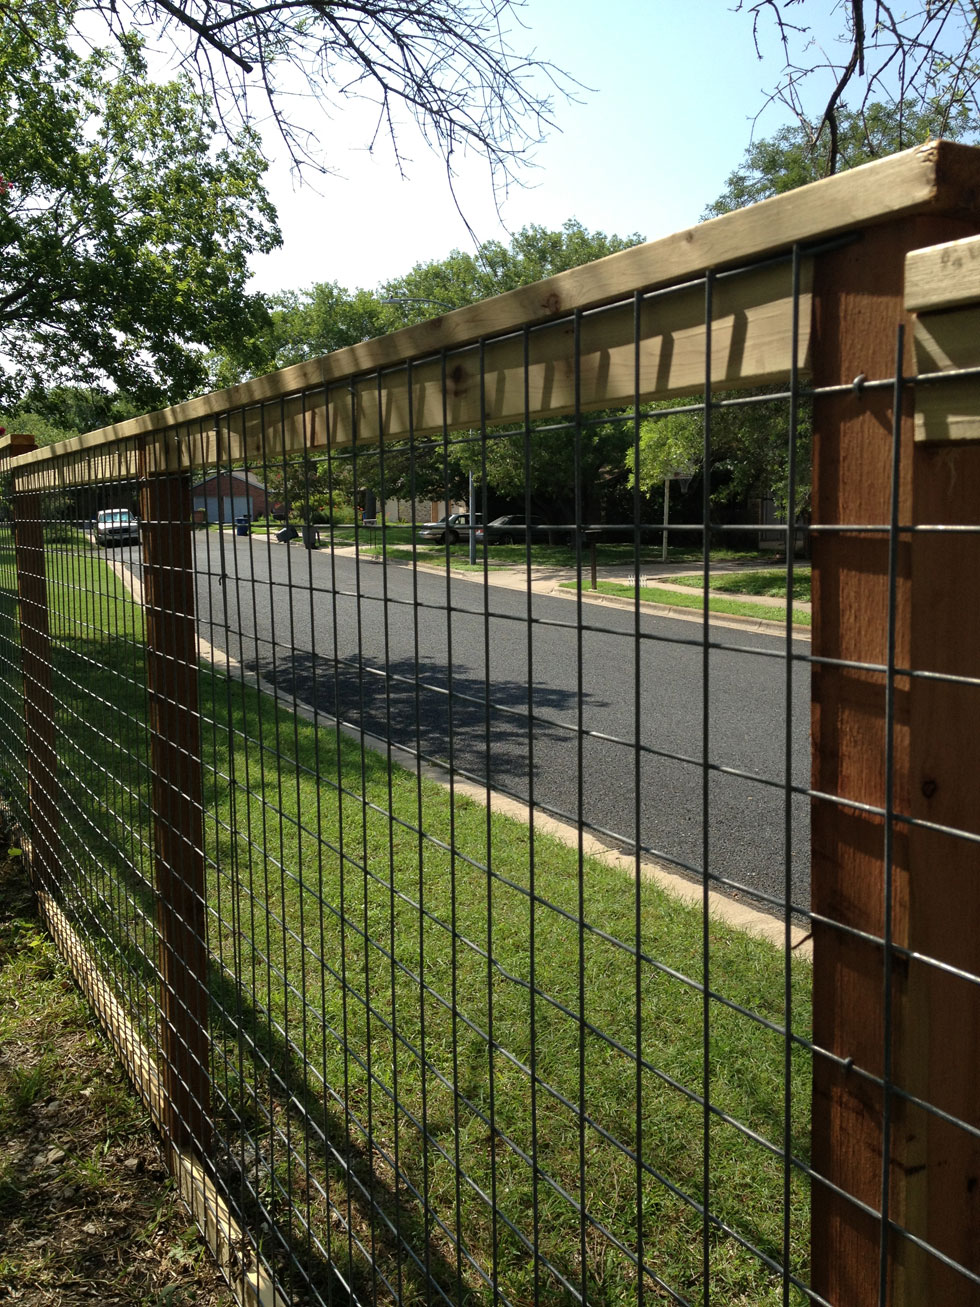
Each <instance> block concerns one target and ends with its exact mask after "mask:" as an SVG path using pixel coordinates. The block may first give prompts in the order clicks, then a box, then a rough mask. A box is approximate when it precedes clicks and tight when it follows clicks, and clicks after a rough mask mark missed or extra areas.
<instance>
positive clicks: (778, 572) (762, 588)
mask: <svg viewBox="0 0 980 1307" xmlns="http://www.w3.org/2000/svg"><path fill="white" fill-rule="evenodd" d="M670 581H671V585H686V586H690V587H691V588H692V589H695V590H700V589H701V587H702V585H703V584H704V582H703V578H702V577H700V576H672V577H671V578H670ZM710 589H711V593H712V594H716V593H721V594H739V595H764V596H765V597H766V598H769V599H785V598H786V569H785V568H766V569H765V570H762V571H758V572H756V571H751V572H749V571H739V572H722V573H719V574H718V575H716V576H712V578H711V586H710ZM793 599H794V600H801V601H802V602H804V603H809V602H810V567H809V565H808V564H806V565H798V566H796V567H794V568H793Z"/></svg>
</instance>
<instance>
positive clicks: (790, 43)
mask: <svg viewBox="0 0 980 1307" xmlns="http://www.w3.org/2000/svg"><path fill="white" fill-rule="evenodd" d="M736 7H737V9H739V10H742V11H744V12H745V13H747V14H749V15H751V18H752V27H753V34H754V37H755V42H756V52H757V53H758V54H759V57H760V59H761V58H762V55H761V49H760V36H761V35H762V33H763V29H764V28H767V27H768V26H769V25H770V24H772V25H773V26H774V28H775V30H776V33H777V36H778V38H779V43H780V46H781V49H782V53H783V60H784V64H783V70H782V73H781V75H780V77H779V80H778V81H777V83H776V85H775V86H774V88H773V90H772V92H771V94H770V100H771V101H778V102H780V103H782V104H784V105H785V106H787V107H788V108H790V109H791V110H792V112H793V114H794V115H795V117H796V118H797V121H798V122H799V124H800V126H801V127H802V128H803V129H804V131H805V132H806V134H807V136H808V137H809V138H810V139H811V140H812V141H813V142H814V143H816V142H817V140H821V139H822V140H825V142H826V144H825V149H824V158H823V170H824V171H823V173H822V174H821V175H829V174H831V173H834V172H837V171H838V170H839V169H840V168H841V167H847V166H852V167H853V162H852V163H851V164H850V165H848V164H847V163H846V161H845V148H844V142H843V139H842V137H843V133H842V125H843V120H844V118H845V115H846V114H847V113H848V112H849V113H850V114H851V115H857V116H858V117H862V116H863V115H864V114H865V113H866V112H867V111H868V110H869V109H870V107H871V106H872V105H875V104H879V105H885V106H887V108H888V109H889V110H890V111H891V112H892V115H893V123H894V128H895V142H896V143H895V144H894V145H893V146H892V150H889V151H887V153H891V152H892V151H893V150H901V149H904V148H906V147H907V146H911V145H914V144H915V143H916V141H917V140H918V139H921V138H920V137H919V136H918V131H919V127H918V125H917V123H916V122H915V121H914V119H912V118H910V117H909V111H910V110H911V111H913V112H914V113H917V114H927V115H930V116H931V117H932V119H933V122H932V128H931V130H932V134H934V135H935V136H946V137H948V136H949V135H950V134H951V130H952V129H954V127H955V124H956V122H957V119H958V118H959V117H960V116H961V115H963V114H966V115H967V117H968V118H970V119H971V120H972V121H973V122H975V121H976V120H977V117H978V116H980V99H978V87H980V61H978V55H980V16H978V10H977V5H976V3H975V0H926V2H925V3H924V4H915V5H910V6H908V7H906V6H897V5H891V4H886V3H885V0H825V3H824V5H823V9H824V10H825V11H828V12H829V13H832V14H838V13H839V14H840V16H841V18H840V21H841V23H842V30H841V32H840V35H839V36H838V38H837V40H836V41H835V43H834V46H833V47H832V48H830V49H828V48H826V47H825V46H824V45H821V44H820V42H819V41H817V40H816V38H815V36H814V33H813V30H812V28H811V27H810V26H809V25H808V24H806V23H805V22H802V21H799V22H798V21H795V20H796V19H797V18H800V19H802V18H803V17H804V10H803V5H802V2H801V0H739V2H738V5H737V6H736ZM820 7H821V6H819V5H818V4H813V3H812V2H811V5H810V10H809V12H810V13H812V12H813V10H814V9H818V8H820ZM872 157H877V156H876V155H875V156H872Z"/></svg>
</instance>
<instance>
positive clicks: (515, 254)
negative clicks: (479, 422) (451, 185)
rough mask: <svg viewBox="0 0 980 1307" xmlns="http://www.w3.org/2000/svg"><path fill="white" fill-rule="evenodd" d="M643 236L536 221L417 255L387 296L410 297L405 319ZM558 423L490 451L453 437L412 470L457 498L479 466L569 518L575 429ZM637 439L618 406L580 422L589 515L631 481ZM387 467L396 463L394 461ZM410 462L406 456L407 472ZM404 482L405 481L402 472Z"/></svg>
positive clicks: (521, 282) (508, 492) (499, 486)
mask: <svg viewBox="0 0 980 1307" xmlns="http://www.w3.org/2000/svg"><path fill="white" fill-rule="evenodd" d="M642 240H643V237H642V236H640V235H639V234H637V233H633V234H632V235H630V236H626V237H622V236H616V235H613V236H607V235H606V233H605V232H590V231H588V230H587V228H585V227H583V226H582V224H581V223H580V222H577V221H576V220H575V219H569V220H568V221H567V222H565V223H564V224H563V225H562V227H561V229H560V230H558V231H549V230H547V228H545V227H541V226H535V225H531V226H528V227H525V228H523V229H522V230H521V231H519V232H518V233H517V234H516V235H515V236H514V237H513V238H512V240H511V242H510V244H509V245H504V244H503V243H502V242H500V241H487V242H485V243H484V244H482V245H481V246H480V247H479V249H478V250H477V251H476V253H475V254H467V253H464V252H462V251H460V250H454V251H453V253H452V254H450V256H449V257H448V258H447V259H443V260H439V261H437V262H432V263H425V264H417V265H416V266H415V267H414V268H413V269H412V270H411V272H409V273H407V274H406V275H405V276H404V277H400V278H398V279H397V280H395V281H390V282H388V283H387V284H386V285H385V286H384V288H383V295H384V297H385V298H393V299H398V298H403V299H404V300H405V305H404V309H403V311H404V313H405V315H406V318H407V320H408V321H420V320H421V319H422V318H425V317H431V316H432V315H433V314H434V313H438V312H439V311H440V309H439V305H440V303H441V304H449V305H452V306H453V307H458V306H460V305H463V304H469V303H472V302H474V301H477V300H481V299H487V298H489V297H490V296H492V295H499V294H501V293H503V292H504V291H508V290H514V289H516V288H517V287H518V286H526V285H530V284H531V283H532V282H535V281H540V280H542V279H543V278H545V277H550V276H554V275H555V274H556V273H559V272H566V271H567V270H568V269H570V268H577V267H580V266H581V265H582V264H584V263H591V262H593V261H594V260H596V259H601V258H605V257H606V256H607V255H609V254H615V253H617V252H618V251H619V250H624V249H628V248H629V247H630V246H632V245H638V244H640V243H641V242H642ZM431 301H436V302H437V303H436V304H435V305H433V304H432V302H431ZM554 426H555V424H553V423H548V424H544V423H537V424H535V430H534V433H533V436H532V437H531V438H530V440H526V439H525V434H524V433H523V432H511V433H508V434H498V433H494V432H490V433H489V435H490V437H491V438H490V439H489V440H488V442H487V444H486V452H485V455H482V454H481V451H480V447H479V445H478V444H477V443H473V444H466V443H462V444H461V443H458V441H457V440H455V439H454V441H453V443H451V444H448V445H447V447H446V448H445V450H441V451H436V452H435V453H434V454H433V455H432V456H431V458H430V459H429V460H427V461H426V460H422V459H416V460H415V463H414V467H413V468H412V469H411V470H413V471H414V477H415V484H416V486H420V485H421V486H424V487H425V490H424V492H423V493H429V491H430V488H432V487H433V486H434V483H435V482H439V483H440V484H441V485H442V486H443V487H445V488H446V490H447V492H448V494H449V495H450V496H451V497H457V498H459V497H461V496H462V494H463V492H464V487H465V485H466V482H467V478H468V474H469V473H470V472H474V473H475V474H477V475H478V476H480V477H483V478H485V480H486V483H487V485H488V486H490V487H492V488H493V489H494V490H495V491H497V492H498V494H500V495H505V496H508V497H521V498H523V497H524V496H525V495H527V494H529V495H530V498H531V502H532V505H533V506H534V507H535V508H536V509H537V510H538V511H539V512H542V513H544V514H548V515H552V516H554V517H556V518H560V519H562V520H566V521H570V520H572V518H573V516H574V514H575V509H576V506H575V449H576V443H575V435H574V433H573V432H572V431H571V430H570V429H569V428H567V427H563V426H558V427H556V428H555V429H550V428H552V427H554ZM632 439H633V435H632V427H631V425H630V424H629V423H620V422H617V421H615V420H614V419H613V415H610V421H608V422H603V421H601V420H597V418H596V417H595V415H593V416H592V417H590V418H589V419H588V420H587V421H586V423H585V424H584V425H583V427H582V431H581V439H580V445H579V469H580V482H579V485H580V507H581V509H582V513H583V515H584V516H585V517H586V518H587V519H590V520H591V519H595V518H597V517H598V516H599V514H600V513H601V511H602V506H603V503H604V502H606V501H608V499H609V497H610V496H611V495H613V494H615V493H616V492H617V491H618V490H620V489H623V488H625V486H626V479H627V468H626V462H625V454H626V450H627V449H628V448H629V447H630V444H631V442H632ZM388 470H389V469H386V471H388ZM390 470H392V471H393V470H394V464H393V462H392V463H391V467H390ZM409 470H410V469H409V468H408V466H407V464H406V465H405V466H404V468H403V471H404V472H405V473H407V472H408V471H409ZM386 479H387V478H386ZM397 484H398V485H399V486H404V485H405V477H404V475H403V476H401V477H400V478H399V480H398V482H397ZM439 497H440V498H441V497H442V492H440V493H439Z"/></svg>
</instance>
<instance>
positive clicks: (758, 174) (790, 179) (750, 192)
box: [704, 100, 977, 218]
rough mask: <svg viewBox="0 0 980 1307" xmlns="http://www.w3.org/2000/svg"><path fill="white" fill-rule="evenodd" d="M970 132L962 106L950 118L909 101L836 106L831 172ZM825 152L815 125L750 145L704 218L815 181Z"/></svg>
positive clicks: (827, 143)
mask: <svg viewBox="0 0 980 1307" xmlns="http://www.w3.org/2000/svg"><path fill="white" fill-rule="evenodd" d="M976 130H977V120H976V118H975V117H974V116H972V115H971V114H970V113H969V112H968V111H967V109H966V107H965V106H960V108H958V109H957V110H956V112H955V113H953V114H948V113H947V112H946V111H945V110H944V109H942V108H940V107H937V106H926V107H924V108H920V107H918V106H917V105H916V104H915V103H914V102H913V101H911V100H909V101H907V102H906V103H905V104H903V105H899V106H894V105H890V104H884V103H878V102H872V103H869V104H865V105H864V106H862V108H861V109H860V110H850V109H848V108H846V107H844V106H841V107H839V108H838V110H837V135H836V149H837V157H836V162H835V164H834V168H836V170H837V171H843V170H846V169H848V168H856V167H857V166H858V165H859V164H862V163H870V162H871V160H872V159H883V158H885V157H886V156H887V155H889V154H894V153H895V152H896V151H897V150H901V149H903V148H905V147H906V146H909V145H912V144H915V143H916V142H919V141H927V140H929V139H930V138H931V137H934V136H939V135H940V134H944V135H945V136H946V137H947V138H949V139H957V138H960V137H966V136H971V135H975V134H976ZM831 147H832V142H831V134H830V132H829V131H828V130H826V128H824V129H823V130H821V124H819V123H816V124H810V123H806V122H797V123H793V124H791V125H790V126H788V127H783V128H782V129H781V130H780V131H778V132H776V134H775V135H774V136H769V137H767V138H766V139H764V140H760V141H755V142H753V143H752V145H750V146H749V147H748V149H747V150H746V151H745V157H744V158H743V160H742V163H741V164H740V165H739V167H738V168H736V169H735V170H734V172H732V173H729V176H728V181H727V183H726V187H725V190H724V191H723V192H722V194H721V195H720V196H719V197H718V199H716V200H715V201H714V202H713V203H712V204H710V205H709V206H708V208H707V209H706V210H705V213H704V217H706V218H713V217H715V216H716V215H717V214H719V213H729V212H730V211H731V210H733V209H741V208H744V207H745V205H747V204H755V203H756V201H757V200H765V199H768V198H769V196H771V195H782V194H783V193H784V192H785V191H791V190H793V189H795V187H797V186H805V185H806V184H807V183H808V182H814V181H818V180H819V179H820V178H821V177H824V176H826V175H827V174H828V173H829V172H831V171H833V170H834V168H832V167H831V157H830V156H831Z"/></svg>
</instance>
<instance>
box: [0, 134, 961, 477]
mask: <svg viewBox="0 0 980 1307" xmlns="http://www.w3.org/2000/svg"><path fill="white" fill-rule="evenodd" d="M978 207H980V149H975V148H973V147H970V146H962V145H957V144H953V143H950V142H945V141H938V142H930V143H929V144H927V145H923V146H921V147H918V148H916V149H913V150H909V151H906V152H905V153H903V154H899V155H895V156H893V157H892V158H890V159H884V160H881V161H879V162H876V163H872V164H867V165H865V166H864V167H862V168H856V169H854V170H853V171H851V172H848V173H844V174H841V175H839V176H836V177H830V178H827V179H825V180H823V181H820V182H816V183H814V184H813V185H810V186H806V187H802V188H800V189H799V190H796V191H791V192H789V193H787V194H785V195H780V196H776V197H774V198H772V199H769V200H765V201H762V202H761V203H759V204H755V205H752V206H750V207H749V208H747V209H741V210H739V211H737V212H735V213H730V214H724V215H723V216H721V217H718V218H714V219H712V220H710V221H709V222H705V223H702V224H700V225H699V226H697V227H693V228H690V229H688V230H686V231H682V232H678V233H676V234H674V235H672V236H668V237H665V238H663V239H661V240H657V241H651V242H649V243H647V244H645V245H640V246H635V247H633V248H631V249H628V250H622V251H620V252H619V253H617V254H612V255H610V256H608V257H607V258H605V259H599V260H598V261H596V262H595V263H590V264H587V265H585V266H583V267H580V268H574V269H572V270H570V271H568V272H563V273H560V274H558V275H556V276H554V277H549V278H547V279H545V280H544V281H540V282H537V283H535V284H534V285H531V286H523V287H520V288H518V289H516V290H513V291H508V292H507V293H506V294H503V295H498V296H496V297H495V298H493V299H489V300H485V301H483V302H481V303H479V304H474V305H468V306H467V307H465V308H461V309H457V310H455V311H453V312H450V313H446V314H444V315H442V316H440V317H436V318H432V319H429V320H428V321H426V322H423V323H420V324H419V325H417V326H414V327H407V328H405V329H403V330H401V331H396V332H393V333H391V334H390V335H387V336H382V337H378V338H377V339H374V340H369V341H364V342H362V343H361V344H358V345H353V346H350V347H349V348H346V349H341V350H336V351H335V352H334V353H332V354H328V355H325V356H323V357H321V358H318V359H312V360H310V361H308V362H305V363H300V364H296V365H294V366H293V367H289V368H284V369H282V370H281V371H279V372H274V373H271V374H269V375H268V376H264V377H258V378H256V379H255V380H252V381H247V382H243V383H242V384H240V385H237V386H233V387H231V388H230V389H227V390H221V391H215V392H213V393H211V394H208V395H203V396H201V397H200V398H198V399H194V400H189V401H188V402H187V403H184V404H179V405H176V406H174V407H173V408H169V409H164V410H162V411H160V412H157V413H149V414H145V415H144V416H142V417H139V418H134V419H132V420H130V421H128V422H122V423H117V424H116V425H115V426H111V427H105V428H103V429H102V430H99V431H93V432H89V433H88V434H86V435H84V436H81V437H79V438H77V439H76V440H71V441H66V442H63V443H62V444H59V445H54V446H48V447H45V448H43V449H40V450H37V451H36V452H34V453H31V454H27V455H22V456H21V457H20V458H18V459H17V460H16V464H15V466H16V467H17V468H18V469H24V470H26V469H27V468H28V467H31V468H32V470H33V471H34V472H35V473H36V474H37V475H38V476H39V477H40V478H41V480H42V481H43V484H45V485H57V484H64V483H66V482H67V481H70V482H71V483H73V484H77V483H78V481H79V480H83V481H88V482H92V481H104V480H116V479H121V478H126V477H134V476H137V475H141V474H144V473H148V472H149V473H153V472H165V471H173V470H176V469H178V468H185V469H187V468H190V467H193V468H195V469H199V468H201V467H206V466H209V465H214V464H216V463H220V462H231V461H237V460H239V459H242V458H261V457H263V455H264V451H265V450H269V451H270V453H271V455H272V456H276V455H279V454H281V453H282V452H292V451H298V450H302V449H305V448H310V447H320V448H324V449H325V448H326V447H327V446H328V444H329V445H349V444H350V443H351V442H352V441H354V440H357V441H358V442H362V441H364V442H369V441H374V442H376V441H377V440H379V439H382V438H384V439H393V438H398V437H400V436H405V435H407V434H408V432H409V430H410V429H411V431H413V432H414V433H415V434H425V433H427V432H438V431H441V430H443V428H444V427H446V428H448V429H454V430H459V429H466V428H473V427H478V426H480V425H481V424H482V423H484V422H493V423H495V424H500V423H506V422H509V421H521V420H523V418H524V417H525V416H526V415H527V416H530V417H538V416H552V415H558V414H560V413H567V412H569V411H570V410H571V409H572V408H573V407H574V404H575V378H573V376H572V372H573V366H572V362H571V360H572V344H571V335H572V330H573V327H572V325H571V322H570V319H571V316H572V315H574V314H575V313H576V312H579V311H581V312H583V313H586V314H588V316H587V317H585V318H582V319H580V339H579V356H578V357H579V368H578V378H577V382H578V387H579V390H578V402H579V403H580V404H581V406H582V407H583V408H600V407H610V408H612V407H617V406H620V407H621V406H623V405H625V404H630V403H633V402H635V401H636V400H637V399H638V400H640V401H644V402H645V401H647V400H649V399H653V398H658V397H661V396H669V395H682V394H685V393H696V392H697V391H699V390H703V389H704V388H705V348H704V346H705V332H704V292H703V289H701V288H700V287H697V286H689V287H688V288H687V289H686V290H685V289H682V288H683V287H684V285H685V283H690V282H691V281H693V280H695V279H699V278H702V277H703V276H704V275H705V273H706V272H707V271H720V270H725V269H731V268H735V267H738V266H740V265H748V264H752V263H753V262H758V261H761V260H763V259H764V258H766V257H767V256H769V255H773V254H777V253H779V252H782V251H786V250H788V249H789V248H791V247H792V246H793V244H794V243H797V242H799V243H813V242H820V241H822V240H823V239H825V238H826V239H829V238H832V237H834V236H836V235H839V234H841V233H844V232H848V231H855V230H860V229H862V228H866V227H869V226H873V225H874V224H875V223H879V222H884V221H886V220H888V219H891V218H895V217H897V216H911V215H915V214H928V213H942V214H965V213H970V212H975V211H976V209H977V208H978ZM667 287H678V288H681V289H679V290H678V292H677V293H676V294H672V295H670V296H666V297H664V298H662V299H661V298H652V299H645V300H644V301H643V303H642V309H641V328H640V341H639V343H638V344H637V342H636V341H635V339H634V316H633V315H634V306H633V302H632V297H633V296H634V295H635V294H636V293H637V292H642V293H644V294H646V293H648V292H652V291H656V290H659V289H662V288H667ZM802 291H803V295H804V297H805V302H803V303H801V305H800V315H799V316H800V324H801V338H800V340H799V341H798V355H797V360H796V361H797V364H798V366H799V367H801V368H805V367H806V363H807V356H808V346H809V317H810V314H809V298H808V295H809V273H808V272H806V273H805V275H804V280H803V286H802ZM714 300H715V303H714V312H713V318H712V346H713V347H712V356H711V382H712V385H713V386H715V387H724V388H728V389H735V388H738V387H746V386H758V385H761V384H764V383H767V382H776V383H778V382H779V381H783V380H785V378H786V377H787V375H788V373H789V368H790V364H791V362H792V360H791V357H790V354H791V348H790V322H791V317H790V314H791V311H792V298H791V287H790V279H789V273H788V271H787V269H786V268H783V269H772V268H759V269H755V270H754V271H749V272H747V273H746V274H745V275H744V276H739V277H735V278H732V279H731V280H730V281H725V282H720V283H718V289H717V290H716V291H715V297H714ZM603 306H612V307H609V308H608V309H607V310H606V311H604V312H600V313H595V312H593V311H594V310H597V309H601V308H603ZM526 332H527V333H528V334H527V335H525V333H526ZM480 342H484V343H480ZM637 348H639V351H640V358H639V363H640V372H641V378H642V380H641V386H640V394H639V395H638V396H637V394H636V389H635V385H634V376H635V362H636V350H637ZM442 351H451V353H450V354H448V355H447V356H445V358H444V357H443V355H442V353H441V352H442ZM525 363H527V364H528V367H529V382H530V397H529V401H528V403H529V408H528V407H527V406H526V404H525V395H524V374H525ZM481 378H482V380H481ZM410 417H411V420H410ZM0 452H2V446H0ZM59 464H60V465H61V468H60V470H56V468H57V466H58V465H59ZM34 465H39V466H36V467H35V466H34ZM42 466H43V467H44V471H43V472H42V470H41V468H42Z"/></svg>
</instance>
